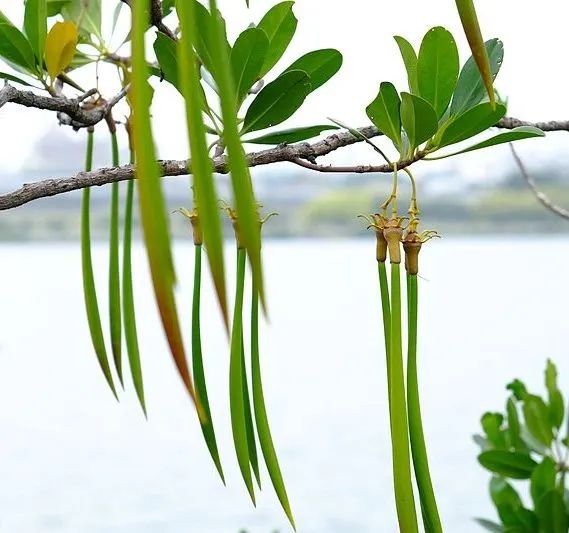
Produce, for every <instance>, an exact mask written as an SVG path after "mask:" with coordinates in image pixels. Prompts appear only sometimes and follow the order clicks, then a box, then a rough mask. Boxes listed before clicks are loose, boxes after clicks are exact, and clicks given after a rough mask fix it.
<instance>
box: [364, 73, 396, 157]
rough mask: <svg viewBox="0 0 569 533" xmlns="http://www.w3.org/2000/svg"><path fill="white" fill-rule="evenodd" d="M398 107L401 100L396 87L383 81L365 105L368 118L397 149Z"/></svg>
mask: <svg viewBox="0 0 569 533" xmlns="http://www.w3.org/2000/svg"><path fill="white" fill-rule="evenodd" d="M400 108H401V100H400V98H399V95H398V94H397V89H396V88H395V86H394V85H393V84H392V83H389V82H385V81H384V82H383V83H381V85H380V86H379V93H378V94H377V96H376V97H375V100H374V101H373V102H372V103H371V104H369V105H368V106H367V107H366V113H367V116H368V117H369V119H370V120H371V121H372V122H373V124H374V125H375V126H376V127H377V128H378V129H379V130H380V131H381V132H382V133H383V134H384V135H386V136H387V137H389V138H390V139H391V140H392V141H393V144H394V145H395V146H396V147H397V148H398V149H400V148H401V117H400Z"/></svg>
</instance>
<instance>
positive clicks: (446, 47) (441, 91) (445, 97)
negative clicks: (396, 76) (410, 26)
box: [417, 26, 459, 117]
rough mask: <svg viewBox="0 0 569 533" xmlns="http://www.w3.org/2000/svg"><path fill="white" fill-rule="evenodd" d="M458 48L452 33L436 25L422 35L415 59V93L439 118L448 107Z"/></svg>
mask: <svg viewBox="0 0 569 533" xmlns="http://www.w3.org/2000/svg"><path fill="white" fill-rule="evenodd" d="M458 70H459V59H458V49H457V47H456V43H455V41H454V37H453V36H452V34H451V33H450V32H449V31H448V30H446V29H445V28H442V27H441V26H437V27H435V28H431V29H430V30H429V31H428V32H427V33H426V35H425V37H424V39H423V42H422V43H421V48H420V50H419V59H418V62H417V83H418V87H419V96H421V97H422V98H424V99H425V100H426V101H427V102H429V103H430V104H431V105H432V106H433V108H434V109H435V111H436V113H437V116H438V117H440V116H442V114H443V113H444V112H445V110H446V108H447V107H448V105H449V103H450V100H451V98H452V93H453V91H454V89H455V87H456V81H457V79H458Z"/></svg>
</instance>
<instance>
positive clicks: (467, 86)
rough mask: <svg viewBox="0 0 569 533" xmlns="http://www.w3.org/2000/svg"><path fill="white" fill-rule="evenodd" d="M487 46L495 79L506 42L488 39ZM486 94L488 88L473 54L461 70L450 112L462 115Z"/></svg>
mask: <svg viewBox="0 0 569 533" xmlns="http://www.w3.org/2000/svg"><path fill="white" fill-rule="evenodd" d="M485 46H486V52H487V54H488V57H489V59H490V71H491V73H492V79H493V80H495V79H496V76H497V75H498V72H500V67H501V66H502V61H503V59H504V44H503V43H502V41H500V39H490V40H489V41H486V43H485ZM485 95H486V88H485V87H484V82H483V80H482V76H481V75H480V71H479V70H478V66H477V65H476V62H475V61H474V58H473V57H472V56H471V57H470V58H469V59H468V61H467V62H466V63H465V64H464V66H463V67H462V70H461V71H460V75H459V77H458V82H457V84H456V89H455V91H454V95H453V97H452V102H451V104H450V114H451V115H460V114H461V113H464V112H465V111H466V110H467V109H470V108H471V107H474V106H475V105H476V104H478V103H480V102H481V101H482V100H483V98H484V96H485Z"/></svg>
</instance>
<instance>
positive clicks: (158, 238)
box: [130, 2, 203, 420]
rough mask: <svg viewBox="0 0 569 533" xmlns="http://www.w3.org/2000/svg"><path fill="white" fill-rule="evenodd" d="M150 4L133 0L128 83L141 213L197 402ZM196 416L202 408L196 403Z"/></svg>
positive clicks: (160, 299) (173, 339) (167, 323)
mask: <svg viewBox="0 0 569 533" xmlns="http://www.w3.org/2000/svg"><path fill="white" fill-rule="evenodd" d="M147 8H148V5H147V4H146V3H145V2H135V3H134V5H133V9H132V87H131V94H130V95H131V99H132V105H133V115H134V116H133V140H134V149H135V155H136V175H137V177H138V179H137V184H138V191H139V205H140V219H141V222H142V229H143V232H144V241H145V244H146V251H147V256H148V262H149V265H150V273H151V277H152V283H153V286H154V294H155V296H156V302H157V304H158V310H159V312H160V318H161V320H162V326H163V327H164V331H165V333H166V337H167V339H168V344H169V346H170V351H171V353H172V357H173V359H174V363H175V364H176V368H177V370H178V372H179V374H180V377H181V378H182V381H183V383H184V386H185V388H186V390H187V391H188V394H189V395H190V397H191V398H192V399H193V401H194V403H196V399H195V393H194V388H193V385H192V378H191V375H190V370H189V367H188V362H187V360H186V353H185V349H184V343H183V340H182V334H181V330H180V322H179V318H178V312H177V308H176V300H175V297H174V284H175V282H176V274H175V271H174V262H173V258H172V250H171V244H170V232H169V228H168V215H167V210H166V202H165V200H164V194H163V192H162V185H161V177H160V172H159V169H158V164H157V162H156V152H155V148H154V139H153V137H152V126H151V121H150V102H151V99H152V92H151V88H150V84H149V83H148V75H149V72H148V64H147V61H146V56H145V42H144V36H145V34H146V29H147V27H148V23H149V13H148V9H147ZM196 407H197V409H198V414H199V416H200V419H201V420H203V412H202V410H201V407H200V405H199V404H197V403H196Z"/></svg>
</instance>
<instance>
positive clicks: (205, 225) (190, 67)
mask: <svg viewBox="0 0 569 533" xmlns="http://www.w3.org/2000/svg"><path fill="white" fill-rule="evenodd" d="M193 7H194V3H193V2H180V3H178V6H177V9H178V17H179V19H180V24H181V27H182V33H183V35H182V39H181V41H180V42H179V47H178V54H179V56H178V57H179V61H178V65H179V66H180V72H179V75H180V83H181V89H182V94H183V96H184V100H185V104H186V124H187V128H188V139H189V143H190V152H191V156H192V176H193V186H194V199H195V204H196V209H197V211H198V216H199V223H200V228H201V231H202V233H203V239H204V243H205V247H206V250H207V258H208V262H209V268H210V271H211V274H212V278H213V282H214V286H215V291H216V294H217V299H218V302H219V305H220V308H221V312H222V315H223V319H224V322H225V325H226V327H228V326H229V318H228V311H227V290H226V286H225V264H224V259H223V235H222V229H221V218H220V214H219V208H218V196H217V191H216V188H215V182H214V179H213V167H212V163H211V160H210V157H209V152H208V147H207V137H206V130H205V126H204V122H203V115H202V104H201V103H202V88H201V85H200V77H199V72H198V69H197V64H196V61H195V55H194V52H193V46H195V42H196V40H197V38H198V33H199V30H198V26H197V18H196V11H195V10H194V9H193Z"/></svg>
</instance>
